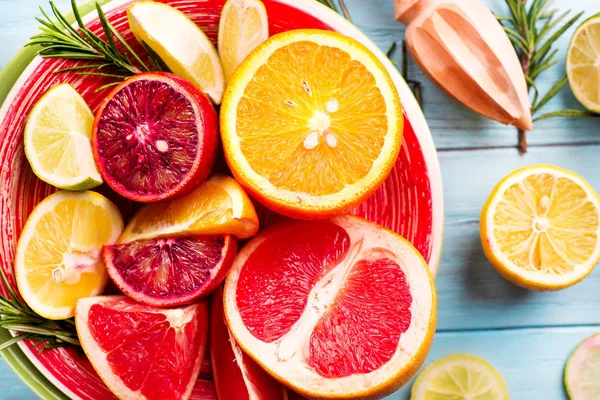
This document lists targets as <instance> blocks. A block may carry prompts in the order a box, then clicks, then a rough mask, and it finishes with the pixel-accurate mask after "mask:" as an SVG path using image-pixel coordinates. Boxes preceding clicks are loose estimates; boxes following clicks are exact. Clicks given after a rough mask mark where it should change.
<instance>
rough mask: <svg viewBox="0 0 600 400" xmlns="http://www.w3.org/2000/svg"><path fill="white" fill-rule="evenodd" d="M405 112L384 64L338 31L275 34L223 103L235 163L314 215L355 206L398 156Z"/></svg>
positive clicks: (270, 202) (272, 197)
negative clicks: (403, 113) (403, 112)
mask: <svg viewBox="0 0 600 400" xmlns="http://www.w3.org/2000/svg"><path fill="white" fill-rule="evenodd" d="M403 123H404V119H403V116H402V108H401V105H400V100H399V97H398V92H397V90H396V88H395V87H394V84H393V82H392V80H391V78H390V76H389V74H388V72H387V71H386V69H385V67H384V66H383V64H381V62H380V61H379V60H378V59H377V57H376V56H375V55H374V54H373V53H371V51H369V50H368V49H367V48H366V47H365V46H363V45H362V44H360V43H359V42H357V41H356V40H354V39H351V38H349V37H346V36H344V35H341V34H339V33H335V32H330V31H321V30H296V31H288V32H285V33H281V34H278V35H275V36H272V37H271V38H270V39H268V40H267V41H265V42H264V43H263V44H262V45H260V46H259V47H258V48H257V49H256V50H255V51H254V52H252V53H251V54H250V55H249V56H248V57H247V58H246V60H245V61H244V62H243V63H242V64H241V65H240V66H239V67H238V69H237V70H236V72H235V73H234V74H233V76H232V77H231V79H230V82H229V85H228V87H227V89H226V92H225V96H224V98H223V104H222V107H221V136H222V139H223V147H224V150H225V155H226V157H227V161H228V164H229V166H230V168H231V170H232V172H233V174H234V176H235V177H236V179H237V180H238V182H240V183H241V184H242V185H243V186H244V187H245V188H246V189H247V190H248V191H249V192H250V194H252V195H253V196H254V197H255V198H256V199H257V200H259V201H260V202H262V203H263V204H265V205H266V206H267V207H269V208H271V209H273V210H274V211H276V212H279V213H282V214H285V215H288V216H292V217H296V218H305V219H317V218H326V217H330V216H333V215H338V214H341V213H344V212H346V211H349V210H350V209H352V208H354V207H355V206H357V205H358V204H360V203H361V202H362V201H363V200H365V199H366V198H367V197H368V196H369V195H370V194H371V193H373V192H374V191H375V190H376V189H377V188H378V187H379V185H380V184H381V183H382V182H383V181H384V179H385V178H386V177H387V175H388V173H389V172H390V170H391V168H392V167H393V165H394V162H395V161H396V158H397V156H398V152H399V150H400V145H401V142H402V129H403Z"/></svg>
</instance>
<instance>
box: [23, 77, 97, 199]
mask: <svg viewBox="0 0 600 400" xmlns="http://www.w3.org/2000/svg"><path fill="white" fill-rule="evenodd" d="M93 124H94V114H92V110H90V108H89V107H88V105H87V104H86V102H85V100H84V99H83V98H82V97H81V95H80V94H79V93H77V91H76V90H75V88H73V86H71V85H69V84H68V83H63V84H60V85H57V86H54V87H53V88H52V89H50V90H49V91H48V92H46V94H44V96H42V98H41V99H40V100H38V102H37V103H36V104H35V105H34V106H33V109H32V110H31V113H30V114H29V117H28V118H27V123H26V125H25V134H24V137H25V155H26V156H27V160H29V164H31V169H33V172H34V173H35V174H36V175H37V177H38V178H40V179H41V180H43V181H44V182H46V183H49V184H51V185H53V186H56V187H57V188H60V189H67V190H86V189H91V188H93V187H96V186H98V185H100V184H102V178H101V177H100V173H99V172H98V169H97V168H96V164H95V163H94V156H93V154H92V144H91V141H90V136H91V133H92V125H93Z"/></svg>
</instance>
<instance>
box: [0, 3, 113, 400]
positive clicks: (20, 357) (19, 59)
mask: <svg viewBox="0 0 600 400" xmlns="http://www.w3.org/2000/svg"><path fill="white" fill-rule="evenodd" d="M109 1H110V0H86V1H84V2H82V3H81V4H79V5H78V6H77V8H78V9H79V12H80V14H81V15H82V16H83V15H86V14H89V13H90V12H92V11H94V10H95V5H96V3H98V4H100V5H103V4H106V3H108V2H109ZM64 15H65V17H66V18H67V20H68V21H69V22H70V23H73V22H75V17H74V16H73V13H65V14H64ZM35 54H36V48H35V47H23V48H22V49H21V50H19V51H18V52H17V54H15V55H14V56H13V58H11V59H10V61H9V62H8V63H7V64H6V65H5V66H4V68H2V70H1V71H0V105H2V104H3V103H4V100H5V99H6V97H7V96H8V94H9V92H10V91H11V89H12V88H13V85H14V84H15V82H16V81H17V80H18V79H19V77H20V76H21V74H22V73H23V71H24V70H25V69H26V68H27V66H28V65H29V64H30V63H31V61H32V60H33V59H34V57H35ZM10 338H11V335H10V333H9V332H8V331H6V330H4V329H0V342H3V341H5V340H8V339H10ZM0 355H1V356H2V358H3V359H4V361H5V362H6V364H7V365H8V366H9V368H10V369H11V370H12V371H13V372H14V373H15V375H17V376H18V377H19V379H21V381H23V383H25V385H27V387H29V388H30V389H31V390H32V391H33V392H34V393H35V394H36V395H37V396H39V397H40V398H42V399H48V400H55V399H60V400H63V399H64V400H68V399H69V397H68V396H67V395H65V394H64V393H63V392H62V391H61V390H60V389H58V388H57V387H56V386H54V385H53V384H52V383H51V382H50V381H49V380H48V379H47V378H46V377H45V376H44V375H43V374H42V373H41V372H40V370H38V369H37V368H36V367H35V366H34V365H33V363H32V362H31V361H30V360H29V358H27V356H26V355H25V353H23V350H21V348H19V347H18V346H17V345H14V346H11V347H9V348H8V349H5V350H4V351H2V352H0Z"/></svg>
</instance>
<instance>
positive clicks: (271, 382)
mask: <svg viewBox="0 0 600 400" xmlns="http://www.w3.org/2000/svg"><path fill="white" fill-rule="evenodd" d="M209 343H210V360H211V365H212V371H213V379H214V380H215V388H216V390H217V397H218V398H219V399H235V400H252V399H260V400H287V399H288V396H287V388H286V387H285V386H283V385H282V384H280V383H279V382H277V381H276V380H275V379H273V378H272V377H271V376H270V375H269V374H267V373H266V372H265V371H264V370H263V369H262V368H261V367H260V366H259V365H258V364H256V363H255V362H254V361H253V360H252V358H250V357H249V356H248V355H247V354H245V353H244V352H243V351H242V349H240V347H239V346H238V345H237V343H236V342H235V339H234V338H233V336H232V335H231V332H229V329H228V328H227V325H226V324H225V315H224V314H223V287H222V286H219V287H218V288H217V289H216V290H215V291H214V293H213V296H212V300H211V310H210V340H209Z"/></svg>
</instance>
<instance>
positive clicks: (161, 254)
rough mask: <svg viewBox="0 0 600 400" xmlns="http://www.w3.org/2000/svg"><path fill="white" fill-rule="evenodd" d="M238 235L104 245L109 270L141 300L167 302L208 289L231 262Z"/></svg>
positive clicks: (160, 304)
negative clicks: (233, 236) (235, 236)
mask: <svg viewBox="0 0 600 400" xmlns="http://www.w3.org/2000/svg"><path fill="white" fill-rule="evenodd" d="M236 252H237V241H236V240H235V239H234V238H232V237H231V236H230V235H226V236H187V237H180V238H171V239H168V238H164V239H141V240H136V241H134V242H128V243H119V244H116V245H113V246H104V248H103V250H102V256H103V259H104V264H105V265H106V270H107V271H108V275H109V276H110V278H111V279H112V280H113V282H114V283H115V284H116V285H117V287H118V288H119V289H121V291H122V292H123V293H124V294H126V295H127V296H129V297H130V298H132V299H134V300H136V301H138V302H140V303H142V304H146V305H151V306H156V307H171V306H179V305H182V304H189V303H191V302H192V301H194V300H196V299H198V298H201V297H204V296H206V295H208V294H209V293H210V292H211V291H212V290H213V289H214V288H216V287H217V285H219V284H220V283H221V282H222V281H223V279H225V275H226V274H227V272H228V271H229V268H230V267H231V263H232V262H233V258H234V257H235V254H236Z"/></svg>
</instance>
